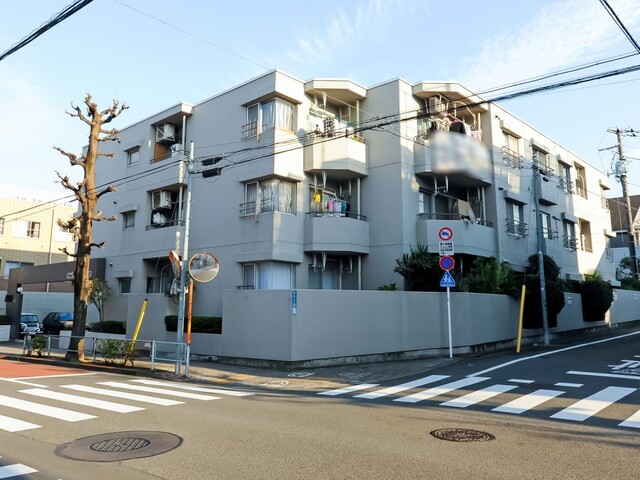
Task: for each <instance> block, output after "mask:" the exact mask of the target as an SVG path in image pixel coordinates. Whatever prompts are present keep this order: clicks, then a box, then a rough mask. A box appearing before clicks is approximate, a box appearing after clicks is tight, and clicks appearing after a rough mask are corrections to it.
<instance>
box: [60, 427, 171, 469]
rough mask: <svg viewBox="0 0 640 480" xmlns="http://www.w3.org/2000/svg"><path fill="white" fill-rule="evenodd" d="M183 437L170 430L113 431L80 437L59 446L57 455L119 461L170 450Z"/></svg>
mask: <svg viewBox="0 0 640 480" xmlns="http://www.w3.org/2000/svg"><path fill="white" fill-rule="evenodd" d="M181 444H182V438H180V437H178V436H177V435H174V434H172V433H166V432H139V431H138V432H113V433H106V434H102V435H93V436H91V437H84V438H79V439H78V440H74V441H73V442H71V443H69V444H66V445H60V446H59V447H58V448H56V451H55V453H56V455H58V456H59V457H63V458H69V459H71V460H80V461H84V462H119V461H121V460H131V459H134V458H144V457H152V456H154V455H159V454H161V453H166V452H168V451H170V450H173V449H174V448H177V447H179V446H180V445H181Z"/></svg>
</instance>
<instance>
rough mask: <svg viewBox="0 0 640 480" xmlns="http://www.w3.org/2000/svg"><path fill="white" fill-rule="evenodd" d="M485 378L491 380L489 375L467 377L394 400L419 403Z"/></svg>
mask: <svg viewBox="0 0 640 480" xmlns="http://www.w3.org/2000/svg"><path fill="white" fill-rule="evenodd" d="M485 380H490V378H488V377H467V378H463V379H461V380H458V381H456V382H451V383H447V384H445V385H440V386H439V387H434V388H430V389H428V390H424V391H422V392H418V393H414V394H413V395H408V396H406V397H401V398H396V399H395V400H394V402H405V403H417V402H420V401H422V400H427V399H429V398H432V397H437V396H438V395H443V394H445V393H448V392H450V391H452V390H456V389H458V388H464V387H466V386H469V385H473V384H475V383H480V382H484V381H485Z"/></svg>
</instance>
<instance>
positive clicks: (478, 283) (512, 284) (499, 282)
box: [461, 257, 520, 298]
mask: <svg viewBox="0 0 640 480" xmlns="http://www.w3.org/2000/svg"><path fill="white" fill-rule="evenodd" d="M461 284H462V285H461V288H462V290H465V291H468V292H475V293H497V294H503V295H510V296H512V297H514V298H519V297H520V285H519V284H518V281H517V279H516V276H515V274H514V273H513V270H511V267H510V266H509V264H508V263H506V262H501V263H498V260H497V259H496V258H495V257H489V258H485V257H477V258H476V259H475V260H474V261H473V265H472V267H471V271H470V272H469V274H468V275H467V276H466V277H465V278H464V279H463V281H462V282H461Z"/></svg>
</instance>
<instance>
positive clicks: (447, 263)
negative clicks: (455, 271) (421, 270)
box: [440, 255, 456, 271]
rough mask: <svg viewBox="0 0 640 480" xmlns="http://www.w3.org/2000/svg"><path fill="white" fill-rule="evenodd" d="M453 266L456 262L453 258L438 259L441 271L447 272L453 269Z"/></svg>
mask: <svg viewBox="0 0 640 480" xmlns="http://www.w3.org/2000/svg"><path fill="white" fill-rule="evenodd" d="M455 264H456V262H455V260H454V259H453V257H449V256H448V255H447V256H444V257H440V268H441V269H443V270H446V271H449V270H451V269H452V268H453V267H454V265H455Z"/></svg>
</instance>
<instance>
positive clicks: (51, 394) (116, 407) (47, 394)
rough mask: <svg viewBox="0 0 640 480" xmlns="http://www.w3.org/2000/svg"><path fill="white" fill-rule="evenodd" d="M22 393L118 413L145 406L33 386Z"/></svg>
mask: <svg viewBox="0 0 640 480" xmlns="http://www.w3.org/2000/svg"><path fill="white" fill-rule="evenodd" d="M20 393H26V394H27V395H34V396H36V397H41V398H48V399H50V400H60V401H61V402H67V403H74V404H76V405H85V406H88V407H93V408H97V409H100V410H109V411H111V412H118V413H129V412H137V411H140V410H144V408H141V407H134V406H132V405H124V404H122V403H115V402H107V401H105V400H98V399H96V398H89V397H81V396H80V395H70V394H68V393H60V392H56V391H54V390H47V389H45V388H31V389H29V390H20Z"/></svg>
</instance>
